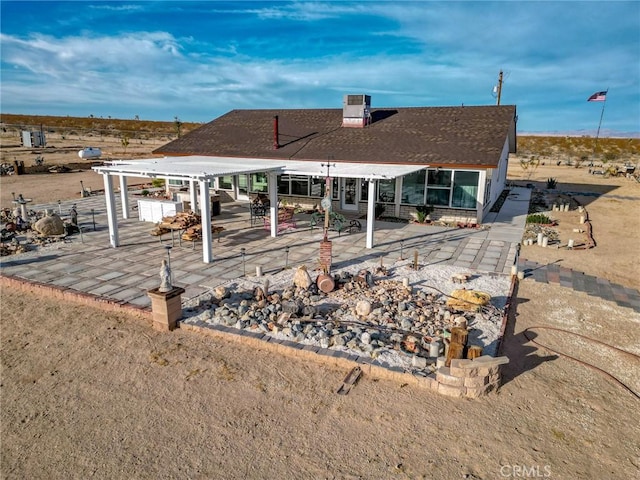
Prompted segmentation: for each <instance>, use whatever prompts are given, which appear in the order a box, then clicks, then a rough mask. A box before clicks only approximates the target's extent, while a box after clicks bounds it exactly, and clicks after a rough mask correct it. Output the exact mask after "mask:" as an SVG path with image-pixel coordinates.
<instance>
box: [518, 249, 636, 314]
mask: <svg viewBox="0 0 640 480" xmlns="http://www.w3.org/2000/svg"><path fill="white" fill-rule="evenodd" d="M518 268H519V269H520V271H522V272H524V274H525V278H529V279H532V280H535V281H536V282H542V283H551V284H558V285H561V286H563V287H567V288H571V289H572V290H576V291H578V292H585V293H586V294H587V295H589V296H592V297H598V298H602V299H604V300H608V301H610V302H614V303H617V304H618V305H620V306H622V307H627V308H631V309H633V310H635V311H636V312H640V292H638V291H637V290H633V289H632V288H626V287H624V286H622V285H618V284H615V283H611V282H609V280H605V279H604V278H598V277H594V276H593V275H585V274H584V273H582V272H576V271H575V270H571V269H570V268H565V267H562V266H560V265H558V264H556V263H550V264H548V265H542V264H539V263H536V262H532V261H529V260H526V259H523V258H521V259H520V261H519V263H518Z"/></svg>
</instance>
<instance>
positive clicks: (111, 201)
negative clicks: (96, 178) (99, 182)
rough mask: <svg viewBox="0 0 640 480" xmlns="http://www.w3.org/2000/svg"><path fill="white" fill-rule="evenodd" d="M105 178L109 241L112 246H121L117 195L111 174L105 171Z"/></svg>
mask: <svg viewBox="0 0 640 480" xmlns="http://www.w3.org/2000/svg"><path fill="white" fill-rule="evenodd" d="M102 176H103V180H104V194H105V201H106V204H107V222H108V224H109V242H110V243H111V246H112V247H114V248H115V247H119V246H120V240H119V238H118V218H117V215H116V197H115V193H114V191H113V183H112V182H111V175H109V174H108V173H103V174H102Z"/></svg>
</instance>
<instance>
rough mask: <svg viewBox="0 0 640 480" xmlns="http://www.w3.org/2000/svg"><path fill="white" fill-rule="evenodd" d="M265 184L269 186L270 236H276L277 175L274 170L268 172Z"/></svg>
mask: <svg viewBox="0 0 640 480" xmlns="http://www.w3.org/2000/svg"><path fill="white" fill-rule="evenodd" d="M267 186H268V188H269V218H270V222H269V224H270V225H271V236H272V237H274V238H275V237H277V236H278V177H277V175H276V174H275V172H269V174H268V176H267Z"/></svg>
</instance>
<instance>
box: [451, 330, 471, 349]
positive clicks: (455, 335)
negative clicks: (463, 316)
mask: <svg viewBox="0 0 640 480" xmlns="http://www.w3.org/2000/svg"><path fill="white" fill-rule="evenodd" d="M468 336H469V332H468V330H467V329H466V328H462V327H453V328H452V329H451V343H459V344H460V345H462V346H463V347H464V346H465V345H466V344H467V338H468Z"/></svg>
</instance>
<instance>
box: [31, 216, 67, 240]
mask: <svg viewBox="0 0 640 480" xmlns="http://www.w3.org/2000/svg"><path fill="white" fill-rule="evenodd" d="M31 228H32V229H33V230H35V231H36V232H38V233H39V234H40V235H42V236H44V237H50V236H53V235H62V234H63V233H65V230H64V222H63V221H62V219H61V218H60V217H59V216H58V215H56V214H55V213H54V214H52V215H48V216H46V217H43V218H41V219H40V220H38V221H37V222H36V223H34V224H33V227H31Z"/></svg>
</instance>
